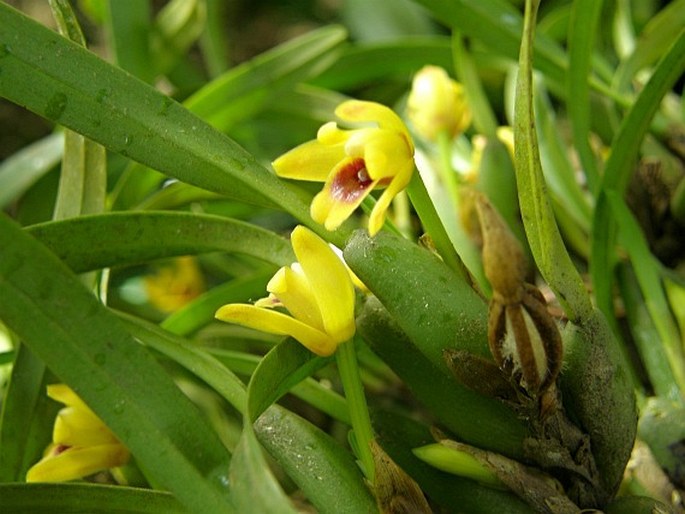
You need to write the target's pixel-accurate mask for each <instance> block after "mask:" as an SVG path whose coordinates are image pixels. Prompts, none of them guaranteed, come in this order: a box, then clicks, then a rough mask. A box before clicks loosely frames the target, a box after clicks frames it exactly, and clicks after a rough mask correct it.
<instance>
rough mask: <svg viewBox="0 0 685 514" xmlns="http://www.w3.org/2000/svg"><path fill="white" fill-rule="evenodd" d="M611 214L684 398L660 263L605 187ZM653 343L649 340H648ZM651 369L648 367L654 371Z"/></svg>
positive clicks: (681, 359) (678, 344)
mask: <svg viewBox="0 0 685 514" xmlns="http://www.w3.org/2000/svg"><path fill="white" fill-rule="evenodd" d="M606 194H607V198H608V200H609V204H610V205H611V210H612V214H613V218H614V219H616V220H619V221H618V224H619V233H618V236H619V241H620V243H621V246H622V247H623V248H624V249H625V250H626V252H628V255H629V257H630V260H631V262H632V264H633V268H634V270H635V275H636V277H637V281H638V283H639V285H640V289H641V290H642V295H643V296H644V298H645V304H644V305H645V307H646V308H647V311H648V312H649V315H650V316H651V318H652V322H653V323H654V327H655V328H656V331H657V333H658V338H657V339H656V341H658V342H659V344H658V346H661V347H662V348H663V351H664V352H665V353H666V356H667V357H668V363H669V364H670V368H671V378H672V379H673V387H676V388H677V389H679V390H680V394H681V398H682V399H684V400H685V354H684V353H683V345H682V340H681V338H680V331H679V330H678V325H677V324H676V322H675V319H673V314H672V312H671V309H670V306H669V303H668V299H667V297H666V291H665V290H664V286H663V280H662V276H661V264H660V263H659V261H658V260H657V259H656V257H654V256H653V255H652V254H651V252H650V250H649V243H648V242H647V240H646V238H645V235H644V233H643V232H642V228H641V227H640V225H639V223H638V221H637V220H636V219H635V217H634V216H633V213H632V212H631V210H630V209H629V208H628V206H627V205H626V203H625V202H624V201H623V199H622V198H620V197H618V196H617V195H616V193H615V192H613V191H608V192H607V193H606ZM652 344H653V343H652ZM659 368H661V366H659ZM654 372H655V371H652V373H654Z"/></svg>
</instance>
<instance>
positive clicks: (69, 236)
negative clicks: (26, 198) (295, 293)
mask: <svg viewBox="0 0 685 514" xmlns="http://www.w3.org/2000/svg"><path fill="white" fill-rule="evenodd" d="M27 230H28V232H29V233H30V234H31V235H32V236H34V237H35V238H36V239H38V240H39V241H41V242H42V243H43V244H44V245H46V246H47V247H48V248H50V250H52V251H53V252H54V253H55V254H57V255H58V256H59V257H60V258H61V259H62V260H63V261H64V262H65V263H66V264H67V265H68V266H69V267H70V268H71V269H72V270H74V271H76V272H83V271H90V270H96V269H101V268H106V267H110V266H119V265H124V264H134V263H141V262H145V261H148V260H152V259H159V258H164V257H171V256H178V255H186V254H195V253H202V252H212V251H225V252H238V253H244V254H247V255H251V256H253V257H257V258H259V259H262V260H264V261H266V262H271V263H273V264H275V265H278V266H282V265H286V264H290V263H292V262H293V261H294V260H295V257H294V256H293V253H292V249H291V247H290V245H289V244H288V242H287V241H286V240H285V239H283V238H281V237H279V236H277V235H275V234H274V233H273V232H269V231H268V230H265V229H262V228H259V227H256V226H254V225H250V224H248V223H244V222H242V221H236V220H231V219H229V218H223V217H220V216H212V215H206V214H191V213H182V212H117V213H111V214H102V215H96V216H80V217H78V218H74V219H70V220H64V221H58V222H47V223H41V224H39V225H33V226H31V227H30V228H28V229H27Z"/></svg>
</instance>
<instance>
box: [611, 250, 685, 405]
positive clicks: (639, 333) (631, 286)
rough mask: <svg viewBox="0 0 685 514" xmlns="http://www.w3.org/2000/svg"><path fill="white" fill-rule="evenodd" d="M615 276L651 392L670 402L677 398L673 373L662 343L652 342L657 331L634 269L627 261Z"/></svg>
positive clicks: (678, 395)
mask: <svg viewBox="0 0 685 514" xmlns="http://www.w3.org/2000/svg"><path fill="white" fill-rule="evenodd" d="M617 278H618V286H619V288H620V291H621V298H622V299H623V303H624V305H625V309H626V318H627V320H628V323H629V327H630V333H631V335H632V337H633V341H634V342H635V346H636V348H637V351H638V352H639V354H640V359H641V360H642V363H643V365H644V367H645V369H646V371H647V375H648V376H649V381H650V384H651V386H652V387H653V388H654V393H655V394H656V395H657V396H661V397H663V398H668V399H670V400H673V401H676V400H680V399H681V393H680V389H679V388H678V383H677V381H676V379H675V377H674V376H673V370H672V369H671V365H670V364H669V361H668V356H667V354H666V352H665V349H664V345H663V344H654V342H655V341H660V336H659V332H658V331H657V329H656V326H655V323H654V321H653V320H652V317H651V315H650V313H649V310H648V309H647V306H646V302H645V298H644V296H643V295H642V292H641V291H640V286H639V284H638V282H637V278H636V277H635V270H634V269H633V268H632V267H631V266H630V265H629V264H628V263H624V264H620V265H619V266H618V270H617ZM669 315H670V314H669Z"/></svg>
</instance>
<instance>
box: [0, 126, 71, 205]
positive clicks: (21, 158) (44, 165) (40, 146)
mask: <svg viewBox="0 0 685 514" xmlns="http://www.w3.org/2000/svg"><path fill="white" fill-rule="evenodd" d="M63 149H64V134H62V133H60V132H58V133H55V134H51V135H49V136H46V137H44V138H43V139H40V140H39V141H36V142H35V143H32V144H31V145H29V146H27V147H25V148H24V149H22V150H20V151H19V152H17V153H15V154H14V155H12V156H11V157H8V158H7V159H5V161H3V163H2V164H0V209H4V208H5V207H7V206H8V205H9V204H10V202H12V201H13V200H16V199H17V198H18V197H19V196H20V195H21V194H22V193H24V192H25V191H26V190H27V189H28V188H29V187H31V186H32V185H33V184H34V183H35V182H36V181H38V179H40V178H41V177H42V176H43V175H45V174H46V173H47V172H48V171H50V170H51V169H52V168H53V167H55V166H56V165H57V163H58V162H59V161H60V159H61V157H62V151H63Z"/></svg>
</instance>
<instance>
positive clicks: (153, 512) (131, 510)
mask: <svg viewBox="0 0 685 514" xmlns="http://www.w3.org/2000/svg"><path fill="white" fill-rule="evenodd" d="M0 511H2V512H13V513H15V514H22V513H25V514H41V513H45V514H49V513H51V512H60V513H61V514H72V513H73V514H77V513H80V512H88V513H89V514H112V513H116V514H158V513H160V512H164V513H165V514H185V513H187V512H190V511H188V510H186V509H184V508H183V506H182V505H181V504H180V503H179V502H178V500H176V499H175V498H174V497H173V496H172V495H171V494H169V493H163V492H160V491H151V490H149V489H135V488H132V487H121V486H110V485H96V484H1V485H0Z"/></svg>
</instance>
